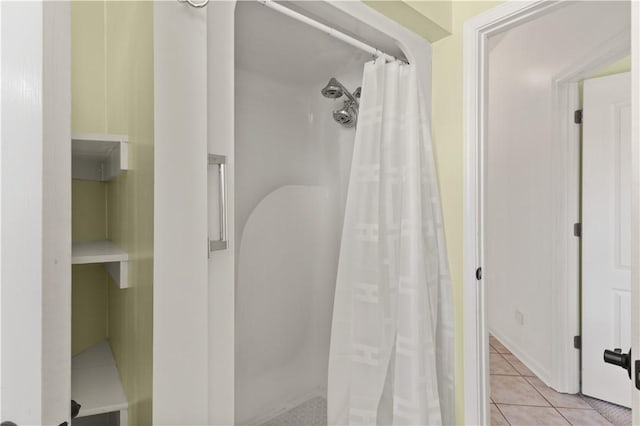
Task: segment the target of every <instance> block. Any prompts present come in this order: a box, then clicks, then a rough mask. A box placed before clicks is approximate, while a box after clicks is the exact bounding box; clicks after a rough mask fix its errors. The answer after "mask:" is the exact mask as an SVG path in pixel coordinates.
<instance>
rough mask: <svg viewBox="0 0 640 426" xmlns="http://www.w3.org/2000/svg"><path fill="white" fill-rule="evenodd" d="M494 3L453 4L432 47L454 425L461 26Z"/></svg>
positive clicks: (460, 394)
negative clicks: (451, 326) (448, 23)
mask: <svg viewBox="0 0 640 426" xmlns="http://www.w3.org/2000/svg"><path fill="white" fill-rule="evenodd" d="M499 3H501V2H499V1H498V2H485V1H477V2H476V1H454V2H453V3H452V11H451V12H452V28H451V32H452V34H451V35H450V36H449V37H446V38H443V39H442V40H440V41H437V42H436V43H434V44H433V69H432V72H433V74H432V75H433V77H432V78H433V80H432V90H433V99H432V111H433V112H432V114H433V115H432V135H433V142H434V147H435V155H436V166H437V168H438V176H439V182H440V194H441V197H442V209H443V215H444V224H445V234H446V239H447V250H448V255H449V265H450V268H451V280H452V285H453V305H454V318H455V336H456V419H457V423H458V424H464V376H463V374H464V368H463V355H464V345H463V341H464V334H463V320H464V316H463V307H464V300H463V287H462V284H463V283H462V267H463V245H462V239H463V228H462V226H463V222H462V220H463V217H462V215H463V178H464V173H463V172H464V170H463V140H462V138H463V122H462V116H463V103H462V43H463V34H462V25H463V23H464V21H465V20H467V19H469V18H471V17H473V16H475V15H478V14H480V13H482V12H485V11H487V10H488V9H490V8H492V7H494V6H496V5H498V4H499Z"/></svg>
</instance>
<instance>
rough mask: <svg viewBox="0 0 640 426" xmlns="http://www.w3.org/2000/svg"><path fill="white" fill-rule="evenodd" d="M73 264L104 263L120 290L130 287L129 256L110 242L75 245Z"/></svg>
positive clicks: (72, 252)
mask: <svg viewBox="0 0 640 426" xmlns="http://www.w3.org/2000/svg"><path fill="white" fill-rule="evenodd" d="M71 263H72V264H73V265H83V264H87V263H103V264H104V267H105V269H106V270H107V272H109V275H111V278H113V280H114V281H115V282H116V283H117V284H118V286H119V287H120V288H127V287H129V277H128V275H129V274H128V270H129V268H128V263H129V254H128V253H127V252H125V251H124V250H122V249H121V248H120V247H118V246H117V245H115V244H114V243H113V242H111V241H109V240H101V241H89V242H86V243H73V245H72V248H71Z"/></svg>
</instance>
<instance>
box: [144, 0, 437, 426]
mask: <svg viewBox="0 0 640 426" xmlns="http://www.w3.org/2000/svg"><path fill="white" fill-rule="evenodd" d="M280 4H283V5H285V6H286V7H287V8H290V9H293V10H296V11H298V12H300V13H303V14H305V15H306V16H309V17H312V18H313V19H315V20H317V21H319V22H322V23H324V24H327V25H330V26H332V27H334V28H337V29H338V30H340V31H342V32H344V33H348V34H349V35H352V36H354V37H355V38H357V39H360V40H363V41H366V42H367V43H368V44H370V45H372V46H375V47H376V48H378V49H380V50H382V51H384V52H386V53H388V54H391V55H394V56H397V57H401V58H407V59H408V60H409V61H410V62H412V63H415V64H416V65H417V66H418V67H419V69H420V70H421V71H420V76H421V78H422V88H423V89H426V90H425V91H424V93H423V96H425V97H427V98H428V97H429V96H430V92H429V90H428V89H429V87H430V79H431V77H430V46H429V44H428V43H427V42H426V41H425V40H423V39H421V38H419V37H418V36H416V35H415V34H413V33H411V32H409V31H408V30H406V29H404V28H403V27H400V26H399V25H397V24H395V23H394V22H392V21H390V20H389V19H387V18H385V17H384V16H382V15H380V14H378V13H377V12H375V11H373V10H372V9H369V8H368V7H367V6H366V5H364V4H363V3H361V2H336V3H333V2H325V1H304V2H282V3H280ZM154 19H155V20H154V25H155V31H156V34H155V43H156V55H155V60H156V67H155V69H156V81H160V82H161V83H162V86H159V85H158V84H157V85H156V87H157V89H156V105H158V104H159V103H162V107H161V109H160V111H159V110H158V106H156V173H157V174H162V171H161V170H162V167H163V164H162V161H163V159H164V161H166V162H167V164H170V165H171V167H172V169H171V176H170V177H167V180H166V181H163V179H162V178H158V177H156V194H158V195H157V197H161V198H160V199H156V212H157V213H156V219H155V221H156V224H155V225H156V235H159V234H162V232H163V230H165V229H166V230H167V232H166V234H167V238H172V239H171V240H170V241H171V243H172V244H174V246H175V249H172V251H171V250H168V249H167V251H166V252H164V253H156V254H155V260H156V265H157V266H156V273H155V276H156V278H155V280H156V281H155V287H154V299H155V301H156V305H162V306H166V307H171V314H170V315H169V316H170V317H171V318H172V320H173V321H174V323H172V324H171V333H173V335H168V334H167V335H166V336H155V337H154V344H155V345H156V347H157V351H156V352H154V371H162V372H163V375H162V377H159V378H156V377H154V419H160V418H162V419H166V421H165V423H171V421H174V422H177V421H179V422H182V423H187V422H191V423H203V422H204V423H208V424H230V423H234V424H238V425H243V424H265V423H266V424H273V423H270V422H274V421H275V422H276V423H279V424H288V423H289V424H309V425H311V424H322V423H323V422H326V419H325V414H326V413H325V407H324V400H325V398H326V387H327V374H328V371H327V369H328V357H329V342H330V331H331V318H332V312H333V297H334V290H335V281H336V273H337V266H338V257H339V254H340V239H341V230H342V223H343V219H344V209H345V201H346V196H347V190H348V182H349V177H350V176H349V175H350V168H351V158H352V151H353V143H354V136H355V131H356V125H355V118H356V110H357V103H358V91H357V89H358V88H359V87H360V86H361V83H362V73H363V66H364V63H365V62H368V61H370V60H372V59H373V57H372V55H371V54H368V53H364V52H363V51H361V50H359V49H357V48H355V47H352V46H350V45H349V44H347V43H345V42H343V41H340V40H337V39H335V38H333V37H330V36H328V35H327V34H325V33H323V32H322V31H318V30H317V29H314V28H311V27H310V26H308V25H305V24H304V23H301V22H298V21H296V20H294V19H292V18H290V17H288V16H285V15H283V14H280V13H278V12H276V11H273V10H271V9H270V8H268V7H265V6H263V5H262V4H261V3H260V2H258V1H255V2H254V1H243V2H237V3H235V4H234V3H231V2H210V3H209V4H208V5H207V6H206V7H204V8H201V9H194V8H191V7H189V6H187V5H185V4H180V3H177V2H175V3H174V2H160V3H159V4H158V5H156V14H155V17H154ZM169 28H171V29H172V30H173V31H169V30H168V29H169ZM159 43H160V44H159ZM186 45H189V46H191V49H190V50H191V51H189V52H187V51H186V49H184V48H183V46H186ZM160 46H162V47H160ZM179 75H189V76H190V78H189V79H184V78H176V76H179ZM332 78H335V79H336V81H337V82H339V83H340V85H341V86H342V87H340V86H338V85H336V84H335V82H334V81H333V80H331V79H332ZM327 82H330V83H329V84H328V83H327ZM167 86H169V88H172V89H171V90H169V88H167ZM159 87H161V89H158V88H159ZM205 87H206V90H205V89H204V88H205ZM337 88H340V89H341V90H342V92H343V96H341V97H335V98H334V97H333V96H337V94H338V93H336V90H337ZM323 89H325V90H323ZM332 90H333V92H332ZM347 92H348V93H349V94H350V95H351V96H348V95H347V94H346V93H347ZM351 98H353V99H351ZM428 103H430V102H428ZM177 141H183V142H180V143H178V142H177ZM207 154H216V155H222V156H225V157H226V160H225V162H226V172H227V175H226V189H227V203H226V208H227V210H226V213H227V216H228V232H227V235H228V245H227V248H226V249H225V250H219V251H212V252H209V253H206V252H203V251H201V250H202V247H203V243H204V239H203V236H204V235H208V237H209V239H210V240H212V239H217V236H218V235H219V233H220V231H221V229H220V227H219V225H218V224H219V223H220V217H219V212H220V204H219V200H220V197H219V195H220V194H219V193H218V187H219V181H218V176H219V173H218V167H217V165H215V164H214V165H209V166H207V165H206V162H205V163H203V160H202V159H203V158H205V157H206V155H207ZM158 158H159V159H158ZM176 167H179V173H176ZM186 187H189V188H190V191H189V192H185V188H186ZM203 195H204V196H205V199H204V204H205V206H207V205H208V207H207V208H206V216H203V215H202V213H201V209H202V205H203V199H202V197H203ZM158 205H166V206H167V208H170V209H171V215H169V214H166V213H165V212H161V210H162V209H161V208H159V207H158ZM177 228H179V229H180V232H179V233H176V232H174V233H171V232H169V231H168V230H170V229H177ZM158 238H160V239H162V235H160V237H156V246H157V247H158V246H159V244H160V243H159V240H158ZM176 239H179V240H180V241H179V244H176ZM192 246H193V247H192ZM192 248H193V250H192ZM169 251H171V253H169ZM169 254H171V255H172V256H169ZM176 258H177V259H178V260H179V261H176ZM184 276H188V277H190V279H189V280H184V279H183V277H184ZM178 280H180V283H181V284H180V288H176V286H175V282H176V281H178ZM156 311H157V308H156ZM165 312H166V309H165ZM203 318H206V319H207V320H206V321H205V323H204V324H203V322H202V319H203ZM167 320H168V319H167V315H165V316H164V317H163V318H159V319H158V320H157V321H159V324H160V325H162V323H163V322H164V321H167ZM185 330H189V332H188V333H185V332H184V331H185ZM176 339H179V340H180V344H181V345H182V346H181V347H180V349H179V350H177V349H176V348H175V347H174V346H171V343H173V340H176ZM163 346H164V350H169V351H170V353H171V354H172V358H171V359H169V358H168V357H166V356H165V352H163ZM168 347H170V349H168ZM202 348H205V350H206V351H207V353H208V357H207V358H206V359H200V358H197V359H196V358H194V357H193V356H188V355H187V354H188V353H189V352H191V353H193V352H196V351H200V350H201V349H202ZM156 353H157V354H158V355H155V354H156ZM181 358H182V359H184V360H185V363H187V362H188V363H189V365H190V367H191V368H189V369H188V370H187V371H185V370H184V369H182V370H180V371H178V370H176V369H175V367H174V366H175V363H176V359H181ZM192 370H194V372H193V374H192ZM195 371H206V372H207V374H196V373H195ZM171 383H179V384H180V386H179V387H178V386H173V387H172V386H171ZM187 383H188V384H189V386H190V387H189V389H192V390H193V392H190V393H189V394H188V395H187V394H184V392H178V391H177V389H178V388H180V389H185V388H187V386H186V384H187ZM203 395H204V396H203ZM305 403H306V404H305ZM301 405H302V407H303V410H302V411H300V410H298V411H296V410H294V411H293V412H292V411H291V410H292V409H293V408H295V407H299V406H301ZM181 406H184V407H189V408H188V410H189V416H191V417H190V418H189V419H185V418H184V417H182V418H178V415H177V413H179V412H180V410H179V409H178V408H176V407H181ZM185 409H186V408H185ZM287 413H289V417H288V418H287ZM181 414H182V413H181ZM300 415H304V418H302V419H301V418H300V417H299V416H300ZM283 416H284V417H283ZM203 419H204V420H203ZM291 422H293V423H291ZM296 422H297V423H296ZM325 424H326V423H325Z"/></svg>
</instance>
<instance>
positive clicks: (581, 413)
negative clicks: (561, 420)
mask: <svg viewBox="0 0 640 426" xmlns="http://www.w3.org/2000/svg"><path fill="white" fill-rule="evenodd" d="M558 411H560V413H562V415H563V416H564V417H565V418H566V419H567V420H569V422H570V423H571V424H572V425H574V426H601V425H603V426H611V423H609V422H608V421H607V419H605V418H604V417H602V416H601V415H600V413H598V412H597V411H596V410H583V409H577V408H558Z"/></svg>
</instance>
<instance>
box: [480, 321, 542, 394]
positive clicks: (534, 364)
mask: <svg viewBox="0 0 640 426" xmlns="http://www.w3.org/2000/svg"><path fill="white" fill-rule="evenodd" d="M489 334H491V335H493V337H495V338H496V339H498V340H499V341H500V343H502V344H503V345H504V347H505V348H507V349H509V351H510V352H511V353H512V354H514V355H515V356H516V358H518V359H519V360H520V361H521V362H522V363H523V364H524V365H526V366H527V368H528V369H529V370H531V371H532V372H533V374H535V375H536V376H538V378H539V379H540V380H542V381H543V382H544V384H545V385H547V386H550V383H551V376H552V375H551V372H550V371H549V370H548V369H546V368H544V367H543V366H542V365H541V364H540V363H539V362H538V361H536V360H535V359H533V358H531V356H530V355H528V353H527V351H526V350H524V349H523V348H521V347H520V346H519V345H517V344H516V343H514V342H513V341H512V340H511V339H509V338H507V337H505V336H504V335H503V334H502V333H500V332H499V331H498V330H496V329H495V328H493V327H489Z"/></svg>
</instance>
